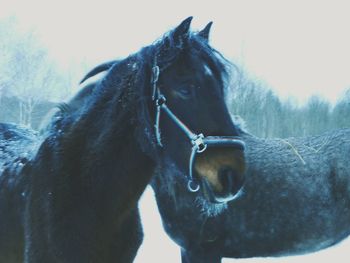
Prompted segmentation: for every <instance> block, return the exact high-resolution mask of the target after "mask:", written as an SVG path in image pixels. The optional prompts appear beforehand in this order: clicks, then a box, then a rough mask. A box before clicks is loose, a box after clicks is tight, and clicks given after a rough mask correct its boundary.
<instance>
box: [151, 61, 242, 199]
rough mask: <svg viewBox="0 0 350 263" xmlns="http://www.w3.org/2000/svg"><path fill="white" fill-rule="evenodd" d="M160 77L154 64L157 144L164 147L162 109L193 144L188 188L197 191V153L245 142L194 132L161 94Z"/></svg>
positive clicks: (231, 137) (153, 97)
mask: <svg viewBox="0 0 350 263" xmlns="http://www.w3.org/2000/svg"><path fill="white" fill-rule="evenodd" d="M158 79H159V67H158V66H154V67H153V68H152V80H151V82H152V86H153V93H152V100H153V101H154V102H155V104H156V108H157V111H156V120H155V125H154V127H155V133H156V139H157V144H158V145H159V146H160V147H163V144H162V141H161V134H160V123H159V122H160V113H161V110H163V111H164V113H166V115H167V116H168V117H169V118H170V119H171V120H172V121H173V122H174V123H175V124H176V126H177V127H179V128H180V129H181V130H182V131H183V132H184V133H185V135H186V136H187V137H188V139H189V140H190V143H191V144H192V151H191V155H190V160H189V171H188V177H189V180H188V183H187V188H188V190H189V191H190V192H197V191H198V190H199V189H200V186H199V184H198V183H197V182H196V181H195V179H194V177H193V166H194V161H195V158H196V155H197V153H202V152H204V151H205V150H206V149H207V147H211V146H214V147H215V146H216V147H234V148H237V149H239V150H242V151H243V150H244V146H245V144H244V142H243V141H242V140H239V139H237V138H236V137H233V136H204V135H203V133H199V134H196V133H194V132H192V131H191V130H190V129H189V128H188V127H187V126H186V125H185V124H184V123H183V122H182V121H181V120H180V119H179V118H178V117H177V116H176V115H175V114H174V113H173V112H172V111H171V110H170V109H169V107H168V106H167V105H166V98H165V96H164V95H163V94H161V92H160V90H159V88H158V87H157V82H158Z"/></svg>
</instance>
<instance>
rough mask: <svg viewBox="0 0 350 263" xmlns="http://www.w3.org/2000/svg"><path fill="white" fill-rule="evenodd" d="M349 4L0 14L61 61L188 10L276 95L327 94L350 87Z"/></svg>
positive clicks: (0, 2) (152, 0) (178, 4)
mask: <svg viewBox="0 0 350 263" xmlns="http://www.w3.org/2000/svg"><path fill="white" fill-rule="evenodd" d="M349 10H350V9H349V6H348V4H346V1H336V0H333V1H310V0H309V1H297V0H294V1H281V0H279V1H278V0H276V1H273V0H264V1H259V0H257V1H249V0H240V1H235V0H216V1H204V0H202V1H196V0H192V1H190V0H187V1H186V0H176V1H175V0H173V1H166V0H147V1H136V0H128V1H116V0H114V1H106V0H99V1H87V0H84V1H81V0H74V1H68V0H61V1H49V0H46V1H45V0H40V1H39V0H31V1H19V0H0V16H9V15H14V16H16V17H17V18H18V20H19V21H20V24H21V26H22V28H23V29H28V28H35V30H36V31H37V33H38V35H39V36H40V38H41V40H42V41H43V43H44V44H45V45H46V46H47V47H48V48H49V50H50V52H51V53H52V54H53V55H54V56H55V58H56V59H57V60H58V61H59V62H60V63H61V64H62V65H63V66H64V65H68V64H69V63H78V62H79V61H82V60H85V61H87V62H88V63H89V64H91V66H93V65H95V64H96V63H99V62H101V61H104V60H109V59H111V58H117V57H123V56H126V55H128V54H130V53H132V52H135V51H137V50H138V49H139V48H140V47H142V46H145V45H148V44H150V43H152V42H153V41H154V40H155V39H156V38H158V37H159V36H161V35H162V34H163V33H164V32H166V31H167V30H169V29H171V28H172V27H173V26H175V25H177V24H178V23H179V22H180V21H181V20H182V19H184V18H186V17H187V16H190V15H193V16H194V20H193V28H194V29H200V28H202V27H203V26H205V25H206V23H207V22H208V21H210V20H212V21H214V26H213V30H212V34H211V43H212V45H213V46H214V47H216V48H217V49H219V50H220V51H222V52H223V53H224V54H225V55H226V56H227V57H229V58H230V59H232V60H234V61H237V62H239V63H240V64H243V65H244V67H245V68H246V70H247V71H248V72H249V73H250V74H251V75H252V76H255V77H258V78H259V79H260V80H261V81H263V82H265V83H267V84H268V85H269V86H271V87H272V88H273V89H274V90H275V91H277V92H278V94H280V95H282V96H283V97H286V96H289V95H294V96H297V97H298V98H300V99H302V100H304V99H305V98H307V97H308V96H310V94H314V93H319V94H321V95H323V96H324V97H326V98H328V99H330V100H332V101H334V100H335V99H336V97H337V96H339V94H341V92H342V91H343V90H344V89H345V88H349V87H350V74H349V69H350V48H349V47H350V34H349V25H350V15H349V13H348V11H349Z"/></svg>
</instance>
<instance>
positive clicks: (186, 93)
mask: <svg viewBox="0 0 350 263" xmlns="http://www.w3.org/2000/svg"><path fill="white" fill-rule="evenodd" d="M177 93H178V95H179V96H180V97H181V98H182V99H190V98H191V97H192V95H193V89H192V87H191V86H188V87H183V88H181V89H179V90H177Z"/></svg>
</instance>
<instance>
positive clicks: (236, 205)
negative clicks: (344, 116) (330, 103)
mask: <svg viewBox="0 0 350 263" xmlns="http://www.w3.org/2000/svg"><path fill="white" fill-rule="evenodd" d="M241 137H242V139H243V140H244V142H245V143H246V161H247V170H246V173H245V178H246V181H245V186H244V193H243V194H242V195H241V196H240V197H239V198H238V199H236V200H234V201H231V202H229V203H228V204H227V209H226V210H223V212H222V213H221V214H219V215H217V216H216V217H212V216H208V215H206V212H205V208H203V206H198V205H195V204H198V202H196V199H197V197H195V196H193V195H191V194H189V193H186V192H185V191H183V190H182V187H181V184H182V179H181V178H182V177H183V175H181V173H179V174H175V175H174V170H173V168H172V166H171V164H169V163H168V164H164V165H163V167H162V168H161V169H160V171H159V175H157V177H156V178H155V180H153V183H152V185H153V189H154V191H155V193H156V199H157V203H158V207H159V211H160V214H161V216H162V220H163V225H164V228H165V230H166V231H167V233H168V234H169V235H170V237H172V239H173V240H174V241H175V242H176V243H177V244H179V245H180V246H181V248H182V261H183V262H186V263H194V262H202V263H204V262H210V263H214V262H220V261H221V258H222V257H232V258H248V257H267V256H269V257H271V256H286V255H293V254H304V253H309V252H313V251H317V250H320V249H322V248H326V247H328V246H331V245H333V244H335V243H337V242H339V241H341V240H342V239H344V238H345V237H347V236H348V235H349V234H350V165H349V163H350V130H339V131H334V132H329V133H327V134H325V135H322V136H314V137H306V138H289V139H285V140H282V139H261V138H256V137H254V136H251V135H249V134H246V133H242V134H241ZM209 206H210V205H209Z"/></svg>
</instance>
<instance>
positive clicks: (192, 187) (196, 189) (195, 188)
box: [187, 180, 200, 193]
mask: <svg viewBox="0 0 350 263" xmlns="http://www.w3.org/2000/svg"><path fill="white" fill-rule="evenodd" d="M193 184H194V186H192V185H193ZM187 189H188V190H189V191H190V192H192V193H195V192H198V190H199V189H200V186H199V184H197V183H195V182H194V181H193V180H188V183H187Z"/></svg>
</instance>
